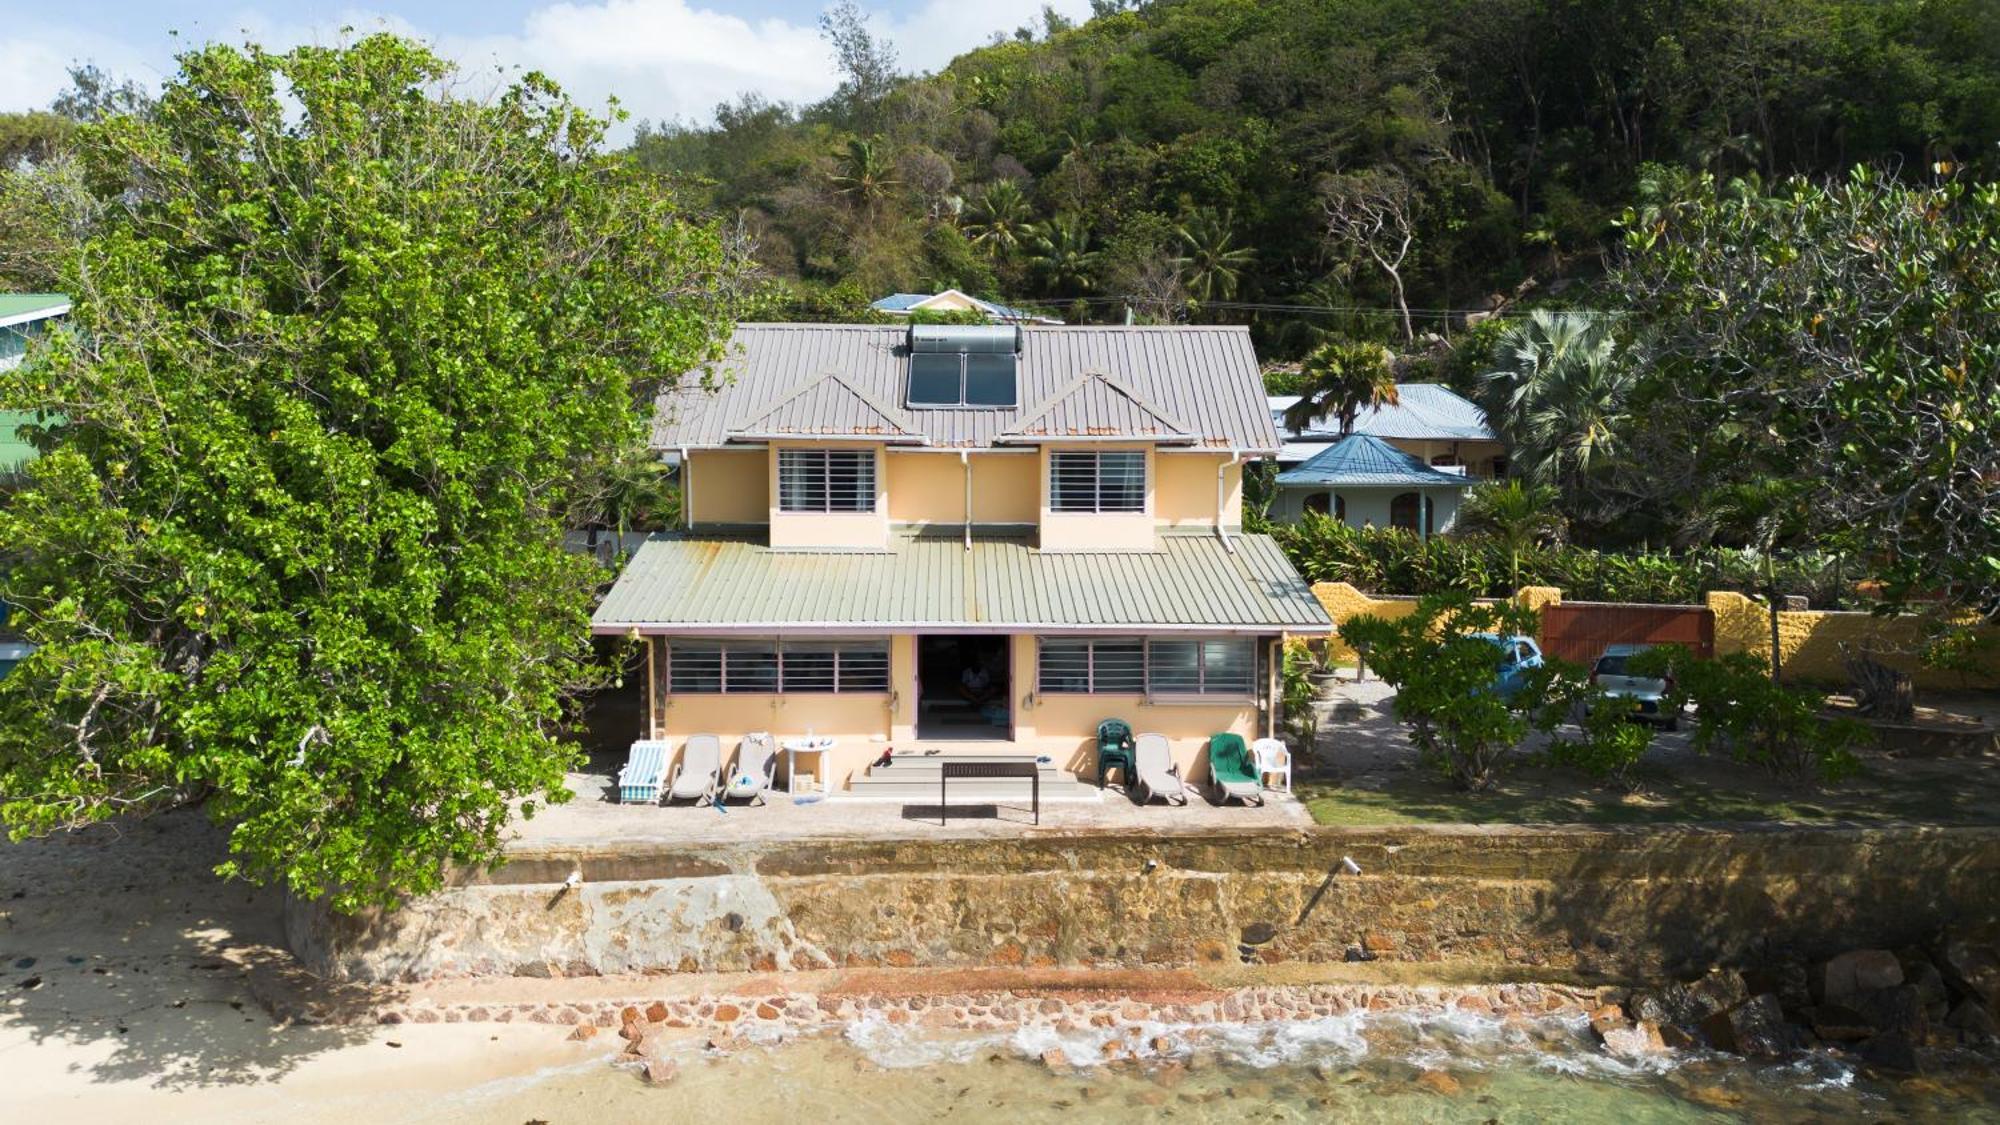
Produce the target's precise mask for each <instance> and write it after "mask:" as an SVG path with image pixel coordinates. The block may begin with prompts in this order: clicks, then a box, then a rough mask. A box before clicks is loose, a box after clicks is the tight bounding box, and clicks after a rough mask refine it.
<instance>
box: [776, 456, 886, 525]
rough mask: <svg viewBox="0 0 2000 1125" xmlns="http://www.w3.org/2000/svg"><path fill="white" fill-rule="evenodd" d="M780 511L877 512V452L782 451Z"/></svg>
mask: <svg viewBox="0 0 2000 1125" xmlns="http://www.w3.org/2000/svg"><path fill="white" fill-rule="evenodd" d="M778 510H779V511H781V512H872V511H874V510H875V451H874V450H871V449H780V450H779V451H778Z"/></svg>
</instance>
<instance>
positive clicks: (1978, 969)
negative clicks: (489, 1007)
mask: <svg viewBox="0 0 2000 1125" xmlns="http://www.w3.org/2000/svg"><path fill="white" fill-rule="evenodd" d="M1938 968H1939V969H1940V970H1942V971H1943V973H1944V979H1945V983H1946V984H1948V985H1950V986H1951V987H1952V990H1953V991H1955V992H1957V993H1958V994H1959V995H1960V996H1970V997H1972V998H1973V999H1975V1000H1978V1001H1979V1002H1980V1003H1982V1004H1986V1005H1989V1006H2000V953H1996V952H1995V951H1994V949H1993V947H1992V946H1990V945H1974V944H1972V943H1971V942H1965V941H1948V942H1946V943H1945V946H1944V951H1943V953H1942V954H1941V955H1940V956H1939V957H1938Z"/></svg>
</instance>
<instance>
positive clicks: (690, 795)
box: [667, 734, 722, 804]
mask: <svg viewBox="0 0 2000 1125" xmlns="http://www.w3.org/2000/svg"><path fill="white" fill-rule="evenodd" d="M721 775H722V740H721V739H720V738H717V737H716V736H714V735H712V734H691V735H688V737H687V741H686V742H683V743H681V764H680V765H679V766H678V767H676V768H675V770H674V780H673V783H672V784H671V785H669V786H668V787H667V800H669V801H693V802H695V803H697V804H700V803H701V802H703V801H710V802H712V801H714V800H715V785H716V781H717V780H718V779H719V778H720V777H721Z"/></svg>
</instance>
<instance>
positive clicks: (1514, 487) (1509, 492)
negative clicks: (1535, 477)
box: [1458, 480, 1569, 590]
mask: <svg viewBox="0 0 2000 1125" xmlns="http://www.w3.org/2000/svg"><path fill="white" fill-rule="evenodd" d="M1560 502H1561V497H1560V494H1558V493H1557V492H1556V490H1555V489H1554V488H1552V487H1550V486H1549V485H1546V484H1525V483H1523V482H1521V481H1518V480H1510V481H1505V482H1495V483H1493V484H1487V485H1481V486H1480V487H1479V488H1477V489H1475V490H1474V491H1473V493H1472V495H1471V496H1469V497H1467V498H1466V501H1465V511H1464V512H1462V513H1461V514H1460V515H1459V519H1458V525H1459V527H1461V528H1463V529H1465V530H1467V531H1483V532H1486V533H1487V534H1489V535H1491V536H1493V538H1495V539H1497V540H1499V541H1500V544H1501V545H1502V546H1504V547H1505V548H1507V582H1508V588H1509V589H1511V590H1519V589H1520V588H1521V552H1523V551H1525V550H1527V549H1529V548H1530V547H1537V546H1540V545H1542V544H1544V543H1554V542H1557V541H1559V540H1561V539H1562V537H1563V533H1564V532H1565V531H1566V530H1568V527H1569V524H1568V521H1567V520H1564V519H1563V517H1562V513H1561V512H1559V511H1558V510H1557V505H1558V504H1559V503H1560Z"/></svg>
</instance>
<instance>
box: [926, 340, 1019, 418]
mask: <svg viewBox="0 0 2000 1125" xmlns="http://www.w3.org/2000/svg"><path fill="white" fill-rule="evenodd" d="M975 355H976V356H979V357H980V358H981V359H992V360H1004V361H1006V363H1007V373H1008V375H1010V376H1011V379H1010V380H1009V381H1008V386H1009V387H1010V388H1011V390H1012V391H1013V393H1012V394H1011V395H1009V396H1008V401H1006V402H973V401H971V400H970V397H969V395H968V394H967V392H968V391H969V390H970V389H971V384H972V372H971V369H970V368H971V363H970V357H972V356H975ZM942 356H949V357H951V358H953V359H956V360H957V361H958V394H957V396H956V397H954V398H952V399H949V400H945V399H937V400H931V399H920V398H918V397H917V379H916V369H917V363H918V361H919V360H920V359H922V360H928V359H931V358H933V357H942ZM903 404H904V405H905V406H908V407H909V408H911V409H912V410H1017V409H1019V408H1020V406H1021V357H1020V356H1019V355H1017V354H1015V353H1013V352H912V353H911V354H910V366H909V377H908V378H907V379H905V380H904V384H903Z"/></svg>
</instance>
